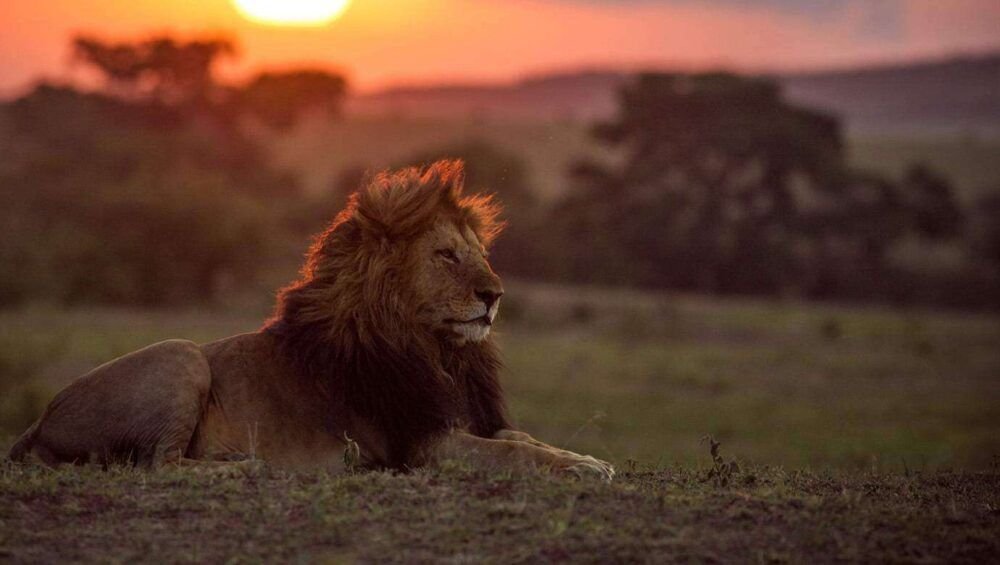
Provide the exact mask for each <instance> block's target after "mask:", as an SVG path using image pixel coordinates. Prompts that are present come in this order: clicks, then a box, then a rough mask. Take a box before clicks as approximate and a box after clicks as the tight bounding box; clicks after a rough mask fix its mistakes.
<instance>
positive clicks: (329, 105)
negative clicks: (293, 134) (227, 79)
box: [235, 69, 347, 130]
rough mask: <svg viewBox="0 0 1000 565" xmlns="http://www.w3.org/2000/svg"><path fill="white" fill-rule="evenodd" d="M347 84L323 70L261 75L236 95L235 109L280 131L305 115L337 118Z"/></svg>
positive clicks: (237, 91) (236, 92) (265, 73)
mask: <svg viewBox="0 0 1000 565" xmlns="http://www.w3.org/2000/svg"><path fill="white" fill-rule="evenodd" d="M346 94H347V80H345V79H344V77H342V76H340V75H335V74H331V73H328V72H326V71H322V70H315V69H302V70H293V71H286V72H264V73H261V74H259V75H257V76H256V77H254V78H253V79H252V80H251V81H250V82H249V83H247V84H246V85H244V86H243V87H242V88H240V89H238V90H236V91H235V98H236V105H237V107H238V108H239V109H240V111H242V112H243V113H246V114H251V115H253V116H256V117H257V118H258V119H260V120H261V121H262V122H264V123H265V124H267V125H268V126H270V127H272V128H275V129H279V130H283V129H288V128H290V127H292V126H293V125H295V123H296V122H297V121H298V119H299V118H300V117H301V116H302V115H303V114H306V113H308V112H311V111H313V112H315V111H318V112H322V113H325V114H327V115H330V116H336V115H339V114H340V111H341V107H342V105H343V103H344V97H345V96H346Z"/></svg>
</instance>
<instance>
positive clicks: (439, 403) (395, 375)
mask: <svg viewBox="0 0 1000 565" xmlns="http://www.w3.org/2000/svg"><path fill="white" fill-rule="evenodd" d="M463 183H464V170H463V165H462V163H461V162H460V161H439V162H437V163H435V164H433V165H431V166H430V167H428V168H426V169H423V170H420V169H416V168H410V169H404V170H402V171H398V172H395V173H382V174H379V175H377V176H376V177H374V178H373V179H372V180H371V182H369V183H368V184H367V186H364V187H362V188H361V189H360V190H359V191H358V192H356V193H355V194H353V195H352V196H351V198H350V201H349V203H348V205H347V207H346V208H345V209H344V210H343V211H342V212H341V213H340V214H338V216H337V217H336V219H335V220H334V221H333V222H332V223H331V225H330V226H329V227H328V228H327V229H326V231H324V232H323V233H322V234H321V235H319V236H318V237H317V238H316V240H315V242H314V243H313V245H312V246H311V248H310V251H309V254H308V258H307V260H306V264H305V266H304V267H303V269H302V272H301V276H300V278H299V280H297V281H296V282H294V283H293V284H291V285H290V286H288V287H286V288H285V289H283V290H282V291H281V292H280V293H279V296H278V304H277V307H276V311H275V314H274V317H273V318H272V319H271V320H270V321H268V323H267V324H266V325H265V328H264V330H265V331H267V332H269V333H271V334H272V335H274V336H275V337H276V338H277V339H278V343H279V348H280V351H281V352H282V353H283V354H284V355H285V356H286V357H287V358H288V360H289V362H290V363H291V364H292V365H293V366H294V367H295V369H296V372H297V373H299V374H301V375H303V376H306V377H309V378H314V379H316V380H317V382H319V383H320V384H321V385H322V386H323V387H324V388H325V389H326V392H327V393H328V394H329V396H330V398H331V402H332V403H333V406H332V407H331V414H333V413H336V414H347V415H349V416H347V417H350V415H353V416H356V417H360V418H364V419H365V420H367V421H370V422H372V423H373V424H374V425H375V426H376V428H378V429H379V431H380V432H381V433H382V434H384V436H385V437H386V439H387V442H388V445H389V451H390V457H389V459H390V465H392V466H399V467H402V466H406V465H408V464H410V462H411V460H412V459H413V458H414V457H415V456H417V453H418V452H419V448H420V446H421V444H423V443H424V442H425V441H426V440H427V439H429V438H430V437H431V436H433V435H434V434H437V433H443V432H445V431H447V430H448V429H449V428H451V427H454V426H456V425H464V426H467V427H469V428H470V430H471V431H473V433H476V434H479V435H486V436H488V435H491V434H492V433H495V432H496V431H497V430H499V429H501V428H503V427H506V425H507V423H506V417H505V415H504V407H503V402H502V394H501V390H500V386H499V383H498V380H497V372H498V370H499V367H500V362H499V360H498V358H497V353H496V349H495V346H494V344H493V343H492V341H491V340H490V339H487V340H484V341H483V342H481V343H477V344H469V345H465V346H461V347H459V346H455V345H449V344H447V343H445V342H442V341H441V340H439V339H437V338H436V337H435V336H434V335H432V334H431V333H429V332H428V331H427V330H426V329H424V328H423V327H421V326H420V325H418V324H417V323H416V321H415V320H416V313H415V311H414V310H413V300H412V295H411V292H412V290H411V288H410V284H411V283H410V281H409V277H408V276H407V273H406V271H405V269H406V264H407V258H408V255H409V253H410V251H411V249H410V243H411V242H412V241H413V240H414V238H415V237H416V236H418V235H419V234H420V233H421V232H422V231H423V230H426V229H429V228H430V227H431V226H432V225H433V223H434V222H435V221H437V220H438V219H439V218H442V217H444V218H449V219H451V220H452V221H455V222H457V223H460V224H464V225H468V226H469V227H470V228H471V229H472V230H473V231H474V232H475V233H476V235H477V237H479V239H480V241H481V242H482V243H483V244H484V245H487V246H488V245H489V244H490V243H492V241H493V240H494V239H495V237H496V236H497V235H498V234H499V232H500V230H501V229H502V224H501V223H500V222H498V221H497V214H498V211H499V207H498V206H497V205H496V204H495V203H494V202H493V200H492V199H491V198H490V197H483V196H466V197H463V196H462V188H463ZM337 424H340V425H341V426H343V425H344V424H346V423H345V422H337Z"/></svg>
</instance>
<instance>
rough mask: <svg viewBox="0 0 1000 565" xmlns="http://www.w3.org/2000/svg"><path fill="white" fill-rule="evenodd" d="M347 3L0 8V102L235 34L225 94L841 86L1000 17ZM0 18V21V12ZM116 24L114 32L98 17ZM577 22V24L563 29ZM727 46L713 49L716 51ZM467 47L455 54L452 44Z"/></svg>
mask: <svg viewBox="0 0 1000 565" xmlns="http://www.w3.org/2000/svg"><path fill="white" fill-rule="evenodd" d="M394 8H395V9H394V10H387V9H385V8H384V7H382V6H378V5H376V4H375V3H374V2H367V1H366V0H354V1H353V2H352V3H351V5H349V6H348V7H347V9H346V11H345V12H344V13H343V15H342V16H341V17H340V18H338V19H336V20H334V21H332V22H330V23H328V24H326V25H321V26H314V27H301V26H289V25H265V24H261V23H256V22H254V21H251V20H248V19H246V18H244V17H243V16H241V15H240V13H239V12H238V11H237V9H236V8H235V6H234V5H233V4H231V3H230V2H229V1H228V0H207V1H206V2H204V3H202V4H200V5H198V6H196V7H191V6H189V5H181V6H178V5H176V4H173V5H171V3H168V2H165V1H163V0H143V1H142V2H128V3H126V2H124V0H78V1H75V2H71V3H69V4H67V3H66V2H65V1H63V0H39V1H38V2H34V3H32V4H31V5H27V4H25V3H22V2H18V3H16V4H8V5H5V6H3V7H0V16H2V21H4V22H6V23H5V24H3V28H0V29H3V31H4V33H2V34H0V95H2V96H4V97H7V96H9V95H12V94H15V93H17V92H23V91H24V90H25V89H27V88H30V86H31V85H32V84H36V83H37V82H39V81H42V80H49V81H67V82H79V81H80V80H81V77H80V70H79V68H77V67H74V65H73V64H72V63H71V61H70V60H69V42H70V39H71V37H72V36H73V35H74V34H76V33H87V34H93V35H96V36H98V37H102V38H105V39H109V40H130V39H135V38H140V37H147V36H150V35H162V34H169V35H174V36H177V37H181V38H193V37H205V36H219V35H222V36H226V37H231V38H233V39H234V41H235V42H236V43H237V45H238V46H239V48H240V49H239V58H238V59H237V60H236V61H235V62H233V63H227V64H225V65H223V66H220V74H221V75H222V76H223V77H224V78H225V79H227V80H238V79H241V78H243V77H246V76H248V75H250V74H251V73H253V72H256V71H259V70H261V69H281V68H291V67H299V66H310V67H316V68H322V69H327V70H331V71H337V72H341V73H344V74H345V75H346V76H347V78H348V79H349V80H350V82H351V85H352V90H353V91H354V92H356V93H358V94H371V93H376V92H380V91H385V90H392V89H400V88H426V87H435V86H504V85H511V84H516V83H518V82H523V81H525V80H530V79H531V78H532V77H544V76H551V75H560V74H562V75H568V74H576V73H579V72H591V71H598V72H600V71H622V72H632V71H635V70H642V69H671V70H679V71H699V70H730V71H734V72H740V73H747V74H790V73H811V72H836V71H844V70H856V69H859V68H868V67H879V66H893V65H900V64H907V63H912V62H933V61H944V60H948V59H955V58H964V57H978V56H989V55H991V54H994V53H996V52H997V51H1000V41H998V40H997V39H995V38H994V37H993V35H994V34H993V33H992V32H991V31H990V30H995V29H997V28H1000V5H997V4H996V3H995V2H992V1H990V0H961V1H959V2H955V3H950V4H949V5H948V6H941V5H936V4H935V3H932V2H928V1H925V0H894V1H892V2H886V3H882V4H877V5H870V4H866V3H864V2H860V1H857V0H843V1H835V0H807V1H805V2H797V3H796V2H787V1H783V0H756V1H750V0H743V1H740V0H711V1H706V2H697V3H696V2H691V1H688V0H668V1H666V2H657V3H654V2H648V1H643V0H630V1H622V2H614V3H612V2H608V1H602V0H513V1H508V2H505V3H502V2H499V1H497V0H466V1H465V2H461V3H460V2H459V0H400V1H399V2H397V3H396V5H395V6H394ZM4 12H6V13H4ZM108 13H114V14H115V15H116V17H115V18H108V17H106V15H105V14H108ZM567 21H569V22H571V24H570V25H567V24H565V22H567ZM723 36H724V37H725V38H726V41H719V40H718V38H719V37H723ZM462 45H464V46H468V47H467V48H456V46H462Z"/></svg>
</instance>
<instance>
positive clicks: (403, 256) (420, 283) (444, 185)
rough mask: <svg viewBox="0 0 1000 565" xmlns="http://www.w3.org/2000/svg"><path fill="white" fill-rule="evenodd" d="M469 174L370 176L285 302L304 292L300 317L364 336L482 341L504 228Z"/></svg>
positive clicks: (442, 166) (495, 300) (452, 170)
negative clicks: (496, 243)
mask: <svg viewBox="0 0 1000 565" xmlns="http://www.w3.org/2000/svg"><path fill="white" fill-rule="evenodd" d="M463 177H464V174H463V167H462V163H461V162H460V161H439V162H437V163H435V164H433V165H431V166H430V167H428V168H426V169H424V170H420V169H415V168H410V169H404V170H401V171H397V172H386V173H381V174H379V175H377V176H376V177H374V178H373V179H372V180H371V181H370V182H368V183H367V184H366V185H365V186H363V187H362V188H361V189H360V190H359V191H358V192H357V193H355V194H354V195H352V197H351V199H350V202H349V204H348V206H347V208H346V209H345V210H344V211H343V212H341V213H340V214H339V215H338V216H337V218H336V219H335V220H334V222H333V224H332V225H331V226H330V227H329V228H328V229H327V231H326V232H325V233H323V234H322V235H321V236H320V237H319V238H318V239H317V240H316V243H315V244H314V245H313V247H312V249H311V250H310V253H309V259H308V261H307V263H306V267H305V269H304V270H303V278H302V279H301V280H300V281H298V282H297V283H295V284H294V285H292V286H291V287H289V288H288V289H286V290H285V291H283V295H282V301H283V302H286V303H287V302H289V300H291V301H292V302H293V304H291V305H294V302H296V301H295V296H296V295H303V294H304V295H305V296H302V298H304V299H305V302H307V304H302V305H301V306H302V309H300V310H299V311H298V312H296V314H297V316H300V317H301V316H305V317H306V318H308V319H310V320H316V321H319V320H322V319H328V320H330V321H333V319H340V321H341V322H344V323H349V324H351V325H355V326H357V328H358V330H359V332H360V334H361V337H362V338H365V337H367V336H368V335H369V334H372V333H381V334H385V333H386V332H391V331H402V330H403V329H404V328H405V331H408V332H411V333H412V332H417V333H424V334H426V335H428V336H433V337H434V338H436V339H438V340H443V341H448V342H450V343H452V344H455V345H465V344H468V343H477V342H481V341H483V340H484V339H486V338H487V336H488V335H489V333H490V327H491V326H492V324H493V320H494V319H495V318H496V314H497V309H498V306H499V301H500V296H501V295H502V294H503V286H502V285H501V283H500V278H499V277H498V276H497V275H496V273H494V272H493V270H492V269H491V268H490V264H489V261H488V260H487V248H488V247H489V245H490V244H491V243H492V241H493V239H494V238H495V237H496V235H497V234H498V233H499V231H500V229H501V224H500V223H498V222H497V220H496V216H497V213H498V207H497V205H496V204H494V203H493V201H492V200H491V199H490V198H489V197H483V196H463V195H462V184H463ZM287 305H289V304H286V306H287ZM279 314H281V312H279Z"/></svg>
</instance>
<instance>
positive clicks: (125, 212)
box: [0, 37, 1000, 307]
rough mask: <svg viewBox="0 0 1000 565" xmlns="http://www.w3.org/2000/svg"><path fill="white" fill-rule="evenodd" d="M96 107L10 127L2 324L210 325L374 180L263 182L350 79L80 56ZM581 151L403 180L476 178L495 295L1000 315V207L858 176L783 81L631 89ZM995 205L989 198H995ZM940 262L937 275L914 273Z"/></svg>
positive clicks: (81, 106)
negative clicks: (625, 293)
mask: <svg viewBox="0 0 1000 565" xmlns="http://www.w3.org/2000/svg"><path fill="white" fill-rule="evenodd" d="M73 52H74V57H75V58H76V59H77V60H78V61H80V62H81V63H82V64H84V65H85V66H87V67H88V68H90V69H92V70H94V71H96V74H97V75H98V76H99V77H101V80H102V83H101V88H100V89H98V90H97V91H94V92H84V91H81V90H79V89H77V88H73V87H68V86H59V85H53V84H41V85H39V86H37V87H36V88H35V89H34V90H32V91H31V92H29V93H28V94H26V95H24V96H22V97H20V98H18V99H16V100H13V101H11V102H9V103H6V104H4V105H3V106H2V107H0V133H2V134H3V135H0V150H2V151H3V152H4V155H5V159H4V161H3V164H2V165H0V271H2V272H0V304H16V303H20V302H24V301H29V300H39V299H42V300H54V301H58V302H63V303H78V302H111V303H126V304H149V305H159V304H171V303H180V302H206V301H211V300H213V299H215V298H216V297H217V294H218V292H219V290H220V289H222V288H226V284H227V281H242V280H246V279H247V278H249V277H251V276H252V275H253V274H254V273H255V272H257V271H258V270H259V269H260V268H261V267H263V266H266V265H268V264H269V263H270V262H271V261H272V260H273V258H274V257H276V256H278V255H280V254H281V253H282V251H283V246H285V245H286V243H287V242H288V241H295V242H296V245H301V242H302V241H303V239H304V237H305V236H306V234H308V233H311V232H314V231H316V230H318V229H320V228H321V227H322V224H323V223H324V222H326V221H328V220H329V218H330V217H331V216H332V214H333V213H334V212H335V211H336V209H337V207H338V206H340V205H342V203H343V202H344V200H345V195H346V193H348V192H350V191H352V190H354V189H355V188H356V187H357V186H358V184H360V182H362V180H363V178H364V175H365V174H366V171H365V169H364V167H358V168H356V169H352V170H348V171H344V172H343V174H342V176H341V177H340V178H339V179H338V180H337V183H336V184H337V186H336V187H334V189H333V190H332V191H331V194H329V195H326V197H325V199H324V200H323V201H322V202H317V201H315V200H309V199H307V198H306V196H305V195H304V194H303V193H302V191H301V190H300V189H299V185H298V182H297V179H296V178H295V176H294V175H292V174H290V173H289V172H287V171H282V170H278V169H276V168H274V167H272V166H270V165H268V159H267V155H266V148H265V147H263V145H262V142H261V141H260V139H259V136H258V135H256V134H255V132H256V131H258V130H259V129H260V128H265V129H271V130H277V131H279V132H280V131H282V130H287V129H288V128H291V127H292V126H294V125H295V124H296V122H297V121H298V120H299V119H300V118H301V117H302V116H304V115H311V116H315V115H317V114H319V115H327V116H336V115H338V114H339V113H340V111H341V108H342V104H343V101H344V98H345V96H346V93H347V89H348V85H347V81H346V80H345V79H344V78H343V77H342V76H340V75H337V74H334V73H330V72H327V71H322V70H315V69H299V70H291V71H284V72H264V73H260V74H258V75H256V76H254V77H251V78H250V79H249V80H247V81H244V82H242V83H223V82H220V81H219V80H218V79H217V78H216V75H215V72H214V69H215V67H216V66H217V64H218V63H219V61H221V60H223V59H225V58H227V57H233V56H235V53H236V48H235V46H234V45H233V44H232V43H231V42H230V41H228V40H225V39H208V40H196V41H187V42H184V41H178V40H175V39H172V38H169V37H158V38H151V39H148V40H145V41H139V42H126V43H110V42H105V41H102V40H100V39H95V38H92V37H79V38H76V39H75V40H74V42H73ZM592 135H593V138H594V140H595V141H596V142H598V143H600V144H602V145H604V146H605V147H606V148H607V149H608V151H607V152H606V155H607V158H605V159H603V160H601V161H593V160H589V161H587V160H582V161H580V162H579V163H577V164H575V165H574V166H573V167H572V169H571V170H570V171H567V176H566V182H567V183H568V190H566V191H564V196H562V197H560V198H559V199H557V200H556V201H553V202H547V201H542V200H540V199H539V198H537V195H536V193H535V192H534V191H533V190H532V187H531V171H530V170H529V168H528V167H527V165H526V164H525V162H524V161H523V160H522V159H521V158H520V157H519V156H517V155H516V154H513V153H510V152H508V151H504V150H502V149H499V148H497V147H494V146H492V145H490V144H488V143H485V142H481V141H475V140H471V141H465V142H460V143H456V144H453V145H450V146H446V147H436V148H428V149H427V150H426V151H423V152H421V153H420V154H417V155H412V156H410V158H408V159H405V160H403V161H401V162H400V163H398V165H400V166H402V165H419V164H424V163H429V162H431V161H434V160H436V159H438V158H442V157H459V158H464V159H465V160H466V161H467V175H468V184H469V186H470V188H471V189H472V190H482V191H490V192H497V193H498V194H499V196H500V198H501V199H502V200H503V201H504V203H505V204H506V207H507V217H508V219H509V220H510V228H509V229H508V231H507V232H506V233H505V234H504V235H503V236H502V237H501V238H500V240H499V241H498V243H497V246H496V249H495V250H494V252H493V261H494V263H495V266H496V267H497V268H498V269H499V270H501V271H502V272H505V273H508V274H513V275H516V276H519V277H524V278H539V279H546V280H553V281H564V282H572V283H588V284H605V285H629V286H638V287H646V288H658V289H671V290H678V291H685V292H700V293H710V294H746V295H764V296H788V295H792V296H799V297H805V298H815V299H834V300H845V299H846V300H873V301H883V302H886V301H888V302H893V303H925V304H940V305H953V306H965V307H977V306H997V305H1000V296H998V294H1000V291H998V290H997V289H998V288H1000V274H998V273H1000V223H998V221H997V219H998V218H1000V197H997V196H992V197H988V198H985V199H983V200H981V201H979V202H977V203H975V205H974V206H972V207H968V206H964V205H962V204H961V203H960V202H959V199H958V198H957V197H956V194H955V190H954V188H953V186H952V184H951V183H950V182H949V181H948V179H947V178H945V177H944V176H942V175H941V174H940V173H938V172H936V171H934V170H931V169H930V168H928V167H926V166H923V165H920V164H915V165H914V166H913V167H912V168H911V169H910V170H909V172H908V173H907V174H906V175H905V176H904V177H903V178H900V179H890V178H886V177H884V176H880V175H876V174H873V173H871V172H867V171H859V170H854V169H852V168H851V167H850V166H848V164H847V162H846V159H845V156H844V137H843V132H842V128H841V124H840V122H839V121H838V119H837V118H836V117H834V116H831V115H827V114H825V113H822V112H818V111H815V110H812V109H808V108H802V107H798V106H796V105H794V104H791V103H789V102H788V101H787V100H786V99H785V97H784V96H783V94H782V92H781V90H780V88H779V87H778V86H777V85H776V84H775V83H774V82H772V81H769V80H766V79H760V78H747V77H742V76H737V75H732V74H725V73H708V74H664V73H658V74H641V75H638V76H636V77H635V78H634V79H633V80H631V81H630V82H628V83H627V84H626V85H625V86H624V87H623V88H622V90H621V93H620V99H619V112H618V115H617V117H616V118H615V119H613V120H609V121H607V122H604V123H599V124H595V125H594V127H593V128H592ZM994 194H996V193H994ZM940 249H946V250H948V252H949V253H951V254H952V255H954V256H955V257H957V258H958V259H957V260H956V261H952V262H951V263H949V265H947V268H943V267H941V266H940V265H934V264H930V265H928V264H926V262H924V263H920V262H919V261H918V262H916V263H914V262H913V261H909V262H907V260H906V259H905V257H903V255H905V253H903V251H907V250H908V253H909V255H910V256H911V257H912V256H917V257H920V256H921V255H929V254H930V253H931V252H932V251H934V250H940Z"/></svg>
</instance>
